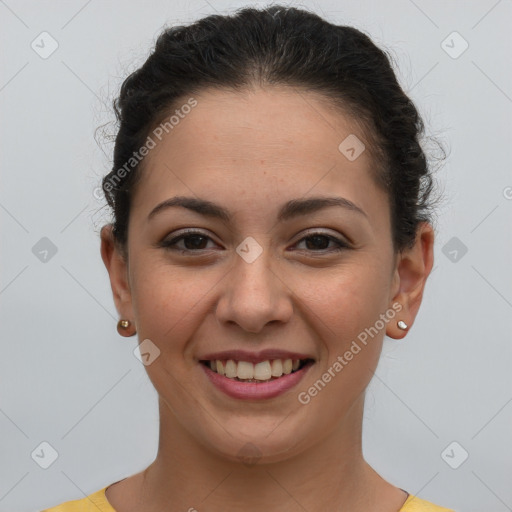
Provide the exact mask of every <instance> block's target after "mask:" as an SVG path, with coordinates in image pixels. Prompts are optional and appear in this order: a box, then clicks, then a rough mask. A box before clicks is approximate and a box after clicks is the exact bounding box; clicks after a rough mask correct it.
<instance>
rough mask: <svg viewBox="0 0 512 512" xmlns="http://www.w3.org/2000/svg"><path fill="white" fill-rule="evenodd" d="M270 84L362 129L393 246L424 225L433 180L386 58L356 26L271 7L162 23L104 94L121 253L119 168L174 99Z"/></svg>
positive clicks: (137, 167) (124, 187)
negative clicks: (111, 117)
mask: <svg viewBox="0 0 512 512" xmlns="http://www.w3.org/2000/svg"><path fill="white" fill-rule="evenodd" d="M272 84H284V85H289V86H291V87H296V88H299V89H302V90H308V91H314V92H317V93H320V95H321V96H322V97H323V98H325V100H326V101H328V102H330V104H331V105H332V106H333V107H337V108H339V109H341V110H343V111H344V112H346V113H348V114H349V115H350V116H351V117H352V118H353V119H354V120H355V121H356V122H357V123H360V125H361V126H363V127H364V128H365V130H364V131H365V137H366V140H365V142H369V143H370V144H369V146H370V148H369V149H370V151H371V154H372V155H375V157H374V158H373V160H375V165H374V169H372V172H373V173H374V177H375V180H376V182H377V183H378V184H379V185H380V186H381V187H383V188H384V189H385V190H386V192H387V194H388V196H389V202H390V209H391V225H392V236H393V245H394V248H395V250H402V249H404V248H407V247H410V246H412V244H413V243H414V240H415V237H416V230H417V227H418V224H419V223H420V222H422V221H428V222H432V218H431V213H432V205H433V201H432V199H431V192H432V190H433V184H434V182H433V178H432V171H431V169H430V167H429V165H428V163H427V159H426V156H425V153H424V151H423V149H422V147H421V145H420V138H421V136H422V135H423V132H424V124H423V121H422V119H421V117H420V115H419V113H418V111H417V109H416V107H415V106H414V104H413V102H412V101H411V99H410V98H409V97H408V96H407V95H406V94H405V93H404V91H403V90H402V88H401V87H400V85H399V83H398V81H397V78H396V76H395V73H394V72H393V69H392V66H391V58H390V57H389V56H388V54H387V53H386V52H385V51H383V50H381V49H380V48H378V47H377V46H376V45H375V44H374V43H373V42H372V40H371V39H370V38H369V37H368V36H367V35H365V34H364V33H363V32H361V31H359V30H357V29H356V28H353V27H350V26H341V25H335V24H332V23H330V22H328V21H326V20H324V19H322V18H321V17H319V16H318V15H316V14H314V13H312V12H309V11H306V10H303V9H298V8H294V7H286V6H280V5H274V6H271V7H268V8H265V9H255V8H243V9H240V10H238V11H236V12H235V13H234V14H232V15H226V16H222V15H211V16H208V17H205V18H203V19H200V20H198V21H196V22H194V23H192V24H190V25H188V26H175V27H171V28H167V29H165V30H164V31H163V32H162V33H161V34H160V35H159V37H158V39H157V41H156V44H155V48H154V51H153V52H152V54H151V55H150V56H149V57H148V59H147V60H146V61H145V62H144V64H143V65H142V66H141V67H140V68H139V69H137V70H136V71H135V72H133V73H132V74H130V75H129V76H128V77H127V78H126V80H125V81H124V82H123V84H122V86H121V91H120V94H119V97H118V98H116V99H115V100H114V111H115V114H116V118H117V123H118V132H117V135H116V138H115V147H114V158H113V167H112V171H111V172H110V173H109V174H108V175H107V176H105V177H104V178H103V182H102V186H103V190H104V193H105V197H106V199H107V202H108V205H109V206H110V207H111V208H112V209H113V214H114V219H113V222H112V223H113V226H114V227H113V233H114V237H115V241H116V243H118V246H119V247H120V248H121V249H122V250H123V253H125V254H127V251H126V245H127V231H128V221H129V215H130V199H131V197H133V192H134V190H135V185H136V183H137V182H138V180H140V178H141V174H142V173H141V171H142V165H141V164H139V163H138V162H134V161H133V160H132V166H131V168H130V169H129V172H120V170H121V169H123V166H124V169H125V170H126V163H127V162H129V161H130V159H133V155H134V152H137V151H138V150H139V148H141V147H142V146H143V145H144V144H145V142H146V140H147V137H148V135H149V134H150V133H151V130H152V129H153V128H154V127H155V126H157V125H158V124H159V123H160V122H161V121H162V119H163V118H164V117H165V116H169V115H170V114H171V113H172V111H173V109H174V108H176V106H177V105H178V104H179V101H184V99H185V98H187V97H190V96H191V95H193V94H197V93H198V92H200V91H201V90H205V89H207V88H211V87H215V88H225V89H232V90H242V89H243V88H248V87H251V86H254V85H262V86H264V85H272ZM340 142H341V141H340ZM441 149H442V148H441ZM377 155H378V157H377ZM141 163H143V160H142V161H141ZM120 174H122V175H123V179H120V176H119V175H120ZM114 178H115V180H114Z"/></svg>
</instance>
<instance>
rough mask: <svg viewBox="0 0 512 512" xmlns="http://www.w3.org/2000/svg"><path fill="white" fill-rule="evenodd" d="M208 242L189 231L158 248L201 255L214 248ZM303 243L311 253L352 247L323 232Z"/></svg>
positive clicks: (200, 235) (204, 237)
mask: <svg viewBox="0 0 512 512" xmlns="http://www.w3.org/2000/svg"><path fill="white" fill-rule="evenodd" d="M208 241H212V242H213V240H212V238H211V237H209V236H208V235H206V234H205V233H203V232H201V231H194V230H187V231H185V232H182V233H181V234H180V235H178V236H175V237H174V238H171V239H170V240H163V241H162V242H160V243H159V244H158V246H159V247H163V248H165V249H169V250H172V251H179V252H181V253H192V252H196V253H199V252H201V251H205V250H208V249H211V248H212V247H207V244H208ZM181 242H183V245H181V246H180V245H179V244H180V243H181ZM302 242H305V243H306V249H305V250H306V251H310V252H320V253H321V252H339V251H343V250H346V249H350V245H349V244H348V243H347V242H345V241H344V240H343V239H341V238H337V237H335V236H332V235H328V234H326V233H323V232H311V233H309V234H308V235H307V236H305V237H303V238H301V239H300V240H299V242H297V244H296V245H299V244H300V243H302ZM331 243H333V244H334V247H331V248H330V249H329V244H331ZM299 250H302V249H299Z"/></svg>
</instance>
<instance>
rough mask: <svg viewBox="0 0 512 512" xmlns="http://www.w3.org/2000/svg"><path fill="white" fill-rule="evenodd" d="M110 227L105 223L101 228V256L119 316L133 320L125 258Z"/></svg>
mask: <svg viewBox="0 0 512 512" xmlns="http://www.w3.org/2000/svg"><path fill="white" fill-rule="evenodd" d="M112 228H113V225H112V224H106V225H105V226H103V227H102V228H101V258H102V259H103V263H104V264H105V267H107V271H108V274H109V277H110V285H111V287H112V294H113V296H114V303H115V305H116V309H117V312H118V313H119V315H120V318H122V319H125V320H130V321H131V322H134V315H133V308H132V296H131V290H130V283H129V280H128V264H127V258H126V255H124V254H122V253H121V251H120V250H119V248H118V245H117V244H116V243H115V241H114V236H113V234H112Z"/></svg>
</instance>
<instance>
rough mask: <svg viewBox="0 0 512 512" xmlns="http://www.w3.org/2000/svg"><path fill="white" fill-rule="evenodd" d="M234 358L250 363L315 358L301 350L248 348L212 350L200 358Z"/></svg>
mask: <svg viewBox="0 0 512 512" xmlns="http://www.w3.org/2000/svg"><path fill="white" fill-rule="evenodd" d="M227 359H233V360H234V361H247V362H249V363H253V364H256V363H261V362H262V361H267V360H272V359H314V358H313V357H311V356H310V355H309V354H303V353H299V352H288V351H287V350H280V349H272V348H269V349H266V350H261V351H260V352H248V351H247V350H225V351H223V352H211V353H209V354H205V355H203V356H201V357H200V358H199V360H200V361H215V360H219V361H226V360H227Z"/></svg>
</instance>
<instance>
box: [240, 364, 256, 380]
mask: <svg viewBox="0 0 512 512" xmlns="http://www.w3.org/2000/svg"><path fill="white" fill-rule="evenodd" d="M236 376H237V377H238V378H239V379H253V378H254V365H253V364H252V363H248V362H247V361H238V368H237V371H236Z"/></svg>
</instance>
